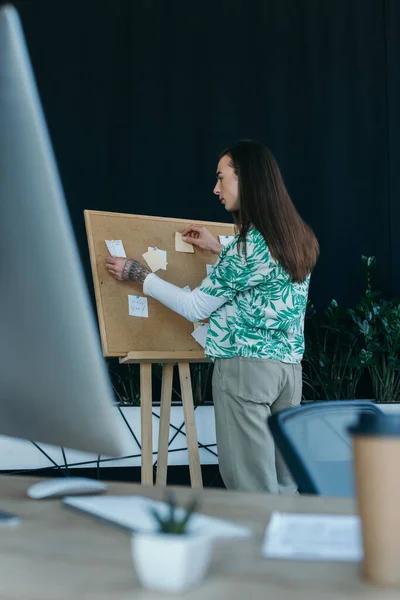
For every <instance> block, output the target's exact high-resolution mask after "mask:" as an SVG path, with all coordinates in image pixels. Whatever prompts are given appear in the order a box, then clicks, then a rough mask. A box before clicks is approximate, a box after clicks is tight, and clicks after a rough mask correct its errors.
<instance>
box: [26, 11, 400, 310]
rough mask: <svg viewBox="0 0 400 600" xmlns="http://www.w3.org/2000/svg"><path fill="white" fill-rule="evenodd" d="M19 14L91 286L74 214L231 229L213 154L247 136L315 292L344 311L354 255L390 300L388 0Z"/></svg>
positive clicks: (393, 24)
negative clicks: (302, 233)
mask: <svg viewBox="0 0 400 600" xmlns="http://www.w3.org/2000/svg"><path fill="white" fill-rule="evenodd" d="M15 5H16V6H17V8H18V9H19V11H20V15H21V18H22V22H23V26H24V30H25V33H26V37H27V41H28V45H29V50H30V54H31V59H32V63H33V66H34V70H35V73H36V77H37V81H38V85H39V90H40V93H41V97H42V102H43V106H44V109H45V113H46V117H47V120H48V125H49V128H50V133H51V137H52V140H53V144H54V148H55V152H56V156H57V159H58V164H59V168H60V172H61V176H62V180H63V184H64V188H65V192H66V197H67V202H68V205H69V209H70V213H71V217H72V221H73V224H74V228H75V231H76V235H77V239H78V244H79V247H80V250H81V255H82V259H83V263H84V266H85V269H86V272H87V275H88V279H89V280H91V275H90V270H89V261H88V252H87V244H86V235H85V229H84V222H83V214H82V212H83V210H84V209H85V208H91V209H97V210H110V211H117V212H131V213H139V214H150V215H158V216H168V217H183V218H188V219H193V220H196V219H206V220H221V221H229V220H230V217H229V215H228V214H227V213H226V212H225V211H224V209H223V208H222V207H221V206H220V205H219V203H218V201H217V199H216V198H215V197H214V196H213V194H212V188H213V186H214V182H215V168H216V164H217V156H218V153H219V152H220V150H222V149H223V148H224V147H225V146H226V145H228V144H230V143H231V142H233V141H234V140H236V139H238V138H242V137H253V138H256V139H259V140H261V141H262V142H264V143H265V144H266V145H268V146H269V147H270V148H271V150H272V151H273V153H274V154H275V156H276V158H277V160H278V163H279V165H280V167H281V170H282V172H283V175H284V178H285V181H286V183H287V186H288V189H289V192H290V194H291V196H292V198H293V201H294V202H295V204H296V206H297V208H298V210H299V211H300V213H301V214H302V216H303V217H304V218H305V219H306V220H307V221H308V222H309V223H310V225H311V226H312V227H313V228H314V230H315V232H316V234H317V236H318V238H319V240H320V245H321V259H320V261H319V264H318V267H317V269H316V271H315V274H314V276H313V279H312V287H311V297H312V299H313V300H314V301H315V302H316V303H317V304H319V305H321V304H322V303H326V302H327V301H328V300H329V299H330V298H332V297H334V298H335V299H337V300H338V301H339V302H353V301H354V300H355V299H356V298H357V295H358V294H359V293H360V291H361V289H362V284H363V277H362V269H361V260H360V259H361V255H362V254H367V255H375V256H376V257H377V258H378V265H379V268H378V283H379V285H380V287H381V288H382V289H383V291H384V292H385V293H387V294H397V293H399V292H400V238H399V234H400V232H399V224H400V203H399V198H400V178H399V175H398V174H397V171H396V166H397V165H396V163H397V162H398V157H399V153H400V117H399V111H400V108H399V107H400V74H399V68H398V62H399V59H400V42H399V33H400V31H399V24H400V4H399V2H398V0H370V1H368V2H367V1H366V0H203V2H201V3H192V2H187V0H173V1H172V2H165V1H164V0H69V1H65V2H57V1H56V0H16V1H15ZM90 287H91V284H90Z"/></svg>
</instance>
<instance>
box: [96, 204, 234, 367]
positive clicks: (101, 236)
mask: <svg viewBox="0 0 400 600" xmlns="http://www.w3.org/2000/svg"><path fill="white" fill-rule="evenodd" d="M84 215H85V224H86V232H87V237H88V244H89V252H90V261H91V266H92V275H93V283H94V289H95V294H96V305H97V314H98V320H99V325H100V334H101V343H102V348H103V353H104V356H126V355H127V354H128V353H129V352H132V351H133V352H135V353H136V354H137V353H139V355H140V353H143V355H144V356H145V354H146V353H149V352H151V353H159V355H160V360H161V359H162V358H163V354H168V353H171V352H178V353H188V352H193V353H194V354H195V355H196V356H204V352H203V348H202V347H201V346H200V345H199V344H198V343H197V342H196V341H195V339H194V338H193V337H192V336H191V333H192V332H193V324H192V323H189V321H187V320H186V319H184V318H183V317H181V316H180V315H177V314H176V313H174V312H173V311H171V310H170V309H168V308H166V307H165V306H163V305H162V304H161V303H160V302H158V301H157V300H154V299H153V298H148V314H149V316H148V318H142V317H132V316H130V315H129V312H128V295H134V296H136V295H138V296H144V294H143V289H142V286H140V285H138V284H137V283H131V282H121V281H116V280H115V279H114V278H113V277H112V276H111V275H110V274H109V272H108V271H107V269H106V267H105V264H106V259H107V257H108V256H109V252H108V249H107V246H106V243H105V240H122V242H123V245H124V248H125V251H126V255H127V256H128V257H130V258H135V259H137V260H141V261H142V262H145V261H144V259H143V258H142V255H143V254H144V253H145V252H147V250H148V247H157V248H159V249H162V250H166V252H167V261H168V265H167V270H166V271H163V270H159V271H157V275H158V276H159V277H161V278H163V279H165V280H166V281H169V282H170V283H173V284H175V285H177V286H179V287H181V288H182V287H185V286H187V285H188V286H189V287H190V288H191V289H192V290H193V289H195V287H197V286H198V285H199V283H200V282H201V281H202V280H203V279H204V278H205V277H206V274H207V272H206V265H207V264H214V263H215V262H216V260H217V256H216V255H215V254H213V253H212V252H203V251H201V250H198V249H197V248H196V249H195V252H194V254H188V253H182V252H176V251H175V232H177V231H179V232H181V231H183V230H184V229H185V228H186V227H187V226H188V225H191V224H193V223H194V221H188V220H186V219H169V218H163V217H150V216H142V215H128V214H119V213H111V212H99V211H92V210H85V212H84ZM195 223H196V224H198V225H205V226H206V227H207V228H208V229H209V230H210V231H211V233H213V234H214V235H215V236H219V235H234V234H235V231H234V226H233V225H229V224H227V223H210V222H206V221H196V222H195Z"/></svg>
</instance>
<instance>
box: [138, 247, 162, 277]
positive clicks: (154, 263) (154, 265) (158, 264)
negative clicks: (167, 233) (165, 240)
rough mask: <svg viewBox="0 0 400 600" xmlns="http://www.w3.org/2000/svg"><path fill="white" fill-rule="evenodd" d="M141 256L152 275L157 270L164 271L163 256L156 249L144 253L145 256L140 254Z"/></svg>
mask: <svg viewBox="0 0 400 600" xmlns="http://www.w3.org/2000/svg"><path fill="white" fill-rule="evenodd" d="M142 256H143V258H144V260H145V261H146V262H147V264H148V265H149V267H150V269H151V270H152V271H153V273H155V272H156V271H158V270H159V269H166V267H167V263H166V262H165V258H164V256H163V255H162V254H161V252H159V251H158V250H157V249H156V250H150V252H146V253H145V254H142Z"/></svg>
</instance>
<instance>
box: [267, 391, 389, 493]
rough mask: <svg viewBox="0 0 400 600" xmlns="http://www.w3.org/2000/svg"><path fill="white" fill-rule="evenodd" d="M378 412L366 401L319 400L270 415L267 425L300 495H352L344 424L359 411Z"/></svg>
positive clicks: (348, 442) (350, 457) (349, 452)
mask: <svg viewBox="0 0 400 600" xmlns="http://www.w3.org/2000/svg"><path fill="white" fill-rule="evenodd" d="M364 411H369V412H373V413H379V414H381V411H380V410H379V408H378V407H377V406H376V405H375V404H374V403H373V402H370V401H368V400H336V401H329V402H328V401H326V402H325V401H320V402H313V403H310V404H307V405H303V406H299V407H298V408H290V409H287V410H284V411H282V412H280V413H277V414H275V415H273V416H271V417H270V418H269V420H268V425H269V428H270V430H271V432H272V435H273V436H274V439H275V442H276V445H277V446H278V448H279V450H280V451H281V454H282V456H283V458H284V459H285V461H286V464H287V466H288V467H289V470H290V472H291V473H292V476H293V478H294V480H295V481H296V483H297V485H298V486H299V492H300V493H301V494H319V495H322V496H341V497H348V498H352V497H354V495H355V490H354V477H353V453H352V444H351V438H350V434H349V432H348V427H349V426H350V425H352V424H353V423H354V422H355V421H356V420H357V418H358V415H359V414H360V412H364Z"/></svg>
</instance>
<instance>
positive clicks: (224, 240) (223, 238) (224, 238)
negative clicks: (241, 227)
mask: <svg viewBox="0 0 400 600" xmlns="http://www.w3.org/2000/svg"><path fill="white" fill-rule="evenodd" d="M218 237H219V243H220V244H222V245H223V246H227V245H228V244H230V243H231V241H232V240H233V238H234V236H233V235H219V236H218Z"/></svg>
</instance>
